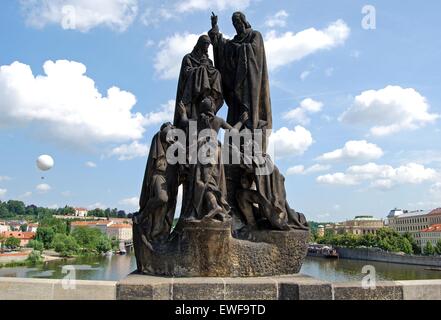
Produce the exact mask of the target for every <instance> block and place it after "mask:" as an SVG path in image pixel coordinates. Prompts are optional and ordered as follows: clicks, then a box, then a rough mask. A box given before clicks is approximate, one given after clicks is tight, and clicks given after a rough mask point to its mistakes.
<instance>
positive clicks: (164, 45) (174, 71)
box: [154, 32, 213, 80]
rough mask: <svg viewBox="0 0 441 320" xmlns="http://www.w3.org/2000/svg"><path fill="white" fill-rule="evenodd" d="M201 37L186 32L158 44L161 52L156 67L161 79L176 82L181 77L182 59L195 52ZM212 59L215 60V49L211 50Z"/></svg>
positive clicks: (157, 55)
mask: <svg viewBox="0 0 441 320" xmlns="http://www.w3.org/2000/svg"><path fill="white" fill-rule="evenodd" d="M199 37H200V35H198V34H192V33H188V32H185V33H183V34H179V33H176V34H174V35H173V36H170V37H168V38H166V39H164V40H161V41H160V42H159V44H158V48H159V51H158V53H157V54H156V57H155V61H154V67H155V71H156V74H157V75H158V76H159V78H161V79H164V80H175V79H177V78H178V76H179V71H180V69H181V64H182V58H183V57H184V56H185V55H186V54H188V53H190V52H191V51H193V48H194V46H195V45H196V43H197V42H198V39H199ZM209 55H210V58H211V59H212V60H213V48H212V47H211V46H210V49H209Z"/></svg>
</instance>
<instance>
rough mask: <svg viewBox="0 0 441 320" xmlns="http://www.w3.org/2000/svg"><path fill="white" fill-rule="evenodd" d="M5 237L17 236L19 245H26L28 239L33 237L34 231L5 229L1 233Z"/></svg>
mask: <svg viewBox="0 0 441 320" xmlns="http://www.w3.org/2000/svg"><path fill="white" fill-rule="evenodd" d="M2 236H3V237H5V238H17V239H19V240H20V247H26V246H27V245H28V243H29V241H31V240H33V239H35V236H36V233H35V232H20V231H6V232H3V233H2Z"/></svg>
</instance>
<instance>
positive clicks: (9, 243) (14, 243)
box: [5, 237, 20, 249]
mask: <svg viewBox="0 0 441 320" xmlns="http://www.w3.org/2000/svg"><path fill="white" fill-rule="evenodd" d="M5 247H6V248H10V249H16V248H18V247H20V239H17V238H14V237H10V238H8V239H6V241H5Z"/></svg>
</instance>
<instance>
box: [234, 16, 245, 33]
mask: <svg viewBox="0 0 441 320" xmlns="http://www.w3.org/2000/svg"><path fill="white" fill-rule="evenodd" d="M233 26H234V29H236V32H237V34H242V33H244V32H245V24H244V23H243V22H242V20H241V19H240V17H239V16H237V15H234V16H233Z"/></svg>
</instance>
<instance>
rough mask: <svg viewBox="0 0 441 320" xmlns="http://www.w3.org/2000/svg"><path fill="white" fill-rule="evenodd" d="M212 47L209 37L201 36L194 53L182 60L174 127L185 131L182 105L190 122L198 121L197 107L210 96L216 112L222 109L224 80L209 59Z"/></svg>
mask: <svg viewBox="0 0 441 320" xmlns="http://www.w3.org/2000/svg"><path fill="white" fill-rule="evenodd" d="M210 45H211V41H210V38H209V37H208V36H206V35H202V36H200V37H199V40H198V42H197V44H196V46H195V47H194V49H193V51H192V52H191V53H189V54H187V55H185V57H184V59H183V60H182V66H181V71H180V74H179V82H178V91H177V94H176V109H175V116H174V125H175V126H176V127H178V128H181V129H185V128H184V127H183V126H184V125H185V124H184V125H183V124H182V123H181V117H182V114H181V112H180V111H179V110H180V109H179V107H178V105H179V104H180V103H182V104H184V106H185V108H186V114H187V116H188V119H189V120H196V119H197V115H198V113H197V105H198V104H199V103H200V102H201V101H202V100H203V99H204V98H206V97H208V96H210V97H211V98H212V99H213V100H214V103H215V105H216V112H217V111H218V110H219V109H220V108H221V107H222V104H223V97H222V80H221V75H220V73H219V71H218V70H216V69H215V68H214V65H213V61H211V60H210V59H209V58H208V48H209V47H210Z"/></svg>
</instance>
